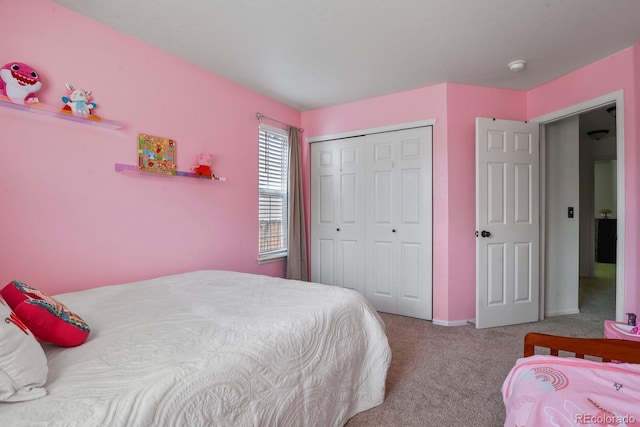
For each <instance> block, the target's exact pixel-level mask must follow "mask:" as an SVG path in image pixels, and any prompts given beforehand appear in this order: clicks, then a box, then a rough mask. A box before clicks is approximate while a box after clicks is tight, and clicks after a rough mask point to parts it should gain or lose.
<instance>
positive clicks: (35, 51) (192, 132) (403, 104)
mask: <svg viewBox="0 0 640 427" xmlns="http://www.w3.org/2000/svg"><path fill="white" fill-rule="evenodd" d="M27 3H28V5H27ZM3 12H4V14H5V15H7V16H12V19H11V20H8V21H7V22H5V23H4V24H3V25H2V26H0V40H3V41H2V42H1V43H2V49H1V50H0V51H1V52H2V55H3V56H4V58H0V65H2V64H4V63H7V62H11V61H20V62H25V63H27V64H30V65H32V66H33V67H35V68H36V69H37V70H38V71H40V73H41V74H42V75H43V76H44V79H45V88H44V89H43V90H41V91H40V92H39V93H38V96H39V98H40V99H41V101H43V102H45V103H47V104H51V105H61V101H59V99H60V97H61V96H63V95H64V94H65V93H64V82H65V81H70V82H71V83H73V84H74V85H75V86H76V87H81V88H85V89H91V90H92V91H93V93H94V100H95V101H96V102H97V103H98V109H97V110H96V114H98V115H100V116H102V117H104V118H105V119H113V120H121V121H123V122H125V124H126V126H125V127H124V128H123V129H120V130H115V131H114V130H107V129H102V128H96V127H92V126H87V125H82V124H76V123H72V122H67V121H62V120H56V119H52V118H47V117H42V116H35V115H32V114H28V113H23V112H19V111H14V110H10V109H5V108H2V109H1V110H0V129H1V133H0V143H1V144H2V148H3V155H2V156H1V157H0V203H1V206H2V211H1V213H0V237H1V238H2V242H1V243H0V283H4V282H7V281H8V280H12V279H18V280H23V281H26V282H28V283H31V284H33V285H34V286H37V287H40V288H41V289H43V290H45V291H47V292H50V293H59V292H66V291H71V290H76V289H81V288H88V287H95V286H99V285H103V284H109V283H119V282H124V281H130V280H137V279H143V278H147V277H152V276H156V275H161V274H168V273H174V272H181V271H186V270H192V269H200V268H220V269H231V270H241V271H248V272H256V273H263V274H269V275H282V274H283V271H284V263H283V262H276V263H272V264H265V265H262V266H260V265H258V264H257V262H256V257H257V241H256V231H257V213H256V204H257V203H256V199H257V188H256V182H257V172H256V170H257V149H256V145H257V122H256V119H255V113H256V112H261V113H263V114H265V115H267V116H270V117H274V118H277V119H278V120H281V121H284V122H288V123H291V124H293V125H300V126H302V127H303V128H305V132H304V134H303V138H304V139H306V138H309V137H313V136H320V135H329V134H336V133H342V132H348V131H352V130H358V129H367V128H372V127H378V126H384V125H390V124H398V123H405V122H412V121H417V120H424V119H436V124H435V126H434V147H433V149H434V151H433V155H434V181H433V183H434V189H433V201H434V203H433V206H434V213H433V218H434V277H433V282H434V295H433V300H434V310H433V313H434V319H435V320H440V321H443V322H457V321H464V320H466V319H470V318H473V317H474V316H475V237H474V236H473V232H474V230H475V213H474V212H475V170H474V164H475V163H474V162H475V149H474V147H475V122H474V121H475V117H477V116H488V117H494V116H495V117H500V118H506V119H516V120H522V119H525V118H533V117H537V116H540V115H543V114H546V113H549V112H552V111H556V110H558V109H561V108H564V107H567V106H570V105H573V104H576V103H579V102H582V101H584V100H588V99H591V98H594V97H597V96H600V95H603V94H606V93H610V92H613V91H615V90H619V89H623V90H624V91H625V118H626V120H625V140H626V147H625V158H626V163H625V167H626V183H627V188H626V202H627V222H626V226H627V236H626V242H627V247H626V254H627V258H626V260H625V261H626V273H625V279H626V286H627V294H626V300H627V304H626V307H625V310H627V311H639V310H640V292H639V291H638V290H637V286H636V283H637V282H638V269H637V267H636V265H638V261H639V260H638V257H640V255H638V254H640V251H639V249H640V248H639V247H638V246H639V245H640V242H639V238H640V233H639V232H638V226H637V225H636V222H637V221H635V219H636V218H638V213H639V212H638V211H639V209H640V201H639V200H638V197H639V195H638V193H639V191H638V185H637V184H636V183H637V182H639V178H640V176H638V175H639V174H640V172H639V166H640V165H639V164H638V163H639V161H640V148H639V147H638V144H637V140H638V128H637V125H636V123H638V121H639V120H640V96H639V95H638V94H637V89H636V88H638V87H640V72H639V70H640V45H639V44H638V43H637V44H636V45H635V46H634V47H633V48H631V49H628V50H625V51H623V52H620V53H619V54H616V55H613V56H611V57H608V58H605V59H603V60H601V61H598V62H596V63H594V64H592V65H589V66H587V67H584V68H583V69H580V70H577V71H576V72H574V73H570V74H568V75H566V76H564V77H562V78H559V79H557V80H554V81H552V82H549V83H547V84H545V85H542V86H540V87H538V88H535V89H532V90H530V91H528V92H526V93H525V92H518V91H508V90H501V89H495V88H483V87H475V86H466V85H459V84H450V83H449V84H440V85H435V86H430V87H425V88H421V89H416V90H412V91H406V92H401V93H396V94H391V95H387V96H382V97H377V98H372V99H367V100H362V101H358V102H353V103H349V104H344V105H339V106H335V107H330V108H324V109H319V110H315V111H309V112H305V113H302V114H301V113H299V112H298V111H295V110H293V109H291V108H289V107H286V106H284V105H282V104H279V103H277V102H275V101H273V100H270V99H268V98H266V97H263V96H261V95H258V94H256V93H254V92H251V91H249V90H248V89H246V88H243V87H241V86H239V85H236V84H234V83H231V82H229V81H227V80H225V79H223V78H221V77H219V76H216V75H213V74H211V73H209V72H206V71H205V70H202V69H200V68H198V67H195V66H193V65H191V64H189V63H187V62H184V61H181V60H179V59H177V58H176V57H174V56H171V55H169V54H167V53H165V52H163V51H160V50H158V49H155V48H152V47H150V46H148V45H146V44H144V43H143V42H140V41H138V40H135V39H133V38H131V37H128V36H126V35H123V34H121V33H118V32H116V31H114V30H111V29H109V28H106V27H104V26H103V25H101V24H99V23H97V22H94V21H92V20H89V19H87V18H84V17H82V16H79V15H77V14H75V13H74V12H71V11H69V10H67V9H65V8H62V7H60V6H58V5H57V4H55V3H52V2H50V1H48V0H32V1H30V2H12V3H10V4H9V5H8V6H7V7H5V9H4V10H3ZM70 23H73V25H70ZM25 28H29V30H28V31H24V29H25ZM16 34H20V37H15V35H16ZM139 132H146V133H151V134H156V135H162V136H168V137H171V138H173V139H175V140H176V141H177V142H178V144H179V146H178V147H179V148H178V163H179V169H181V170H186V169H188V168H189V166H190V165H191V164H192V163H193V161H194V160H195V157H196V155H197V154H198V153H199V152H201V151H208V152H213V153H214V154H215V164H214V172H216V173H217V174H218V175H221V176H225V177H226V178H227V182H224V183H221V182H208V181H196V180H193V179H187V178H164V177H154V176H140V175H131V174H122V173H115V172H114V171H113V165H114V163H116V162H118V163H129V164H134V163H135V162H136V136H137V134H138V133H139ZM302 148H303V162H304V164H305V165H309V164H310V159H309V146H308V144H306V143H303V144H302ZM304 173H305V174H304V181H305V185H306V188H307V189H308V188H309V180H310V178H309V177H310V170H309V167H306V168H305V171H304ZM306 207H307V211H306V215H307V218H309V217H310V212H309V192H307V195H306Z"/></svg>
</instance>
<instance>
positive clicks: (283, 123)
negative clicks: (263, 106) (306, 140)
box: [256, 113, 304, 133]
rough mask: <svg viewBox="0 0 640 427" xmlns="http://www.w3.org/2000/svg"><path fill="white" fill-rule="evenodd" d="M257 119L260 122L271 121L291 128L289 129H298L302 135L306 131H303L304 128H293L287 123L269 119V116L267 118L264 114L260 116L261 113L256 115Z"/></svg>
mask: <svg viewBox="0 0 640 427" xmlns="http://www.w3.org/2000/svg"><path fill="white" fill-rule="evenodd" d="M256 119H258V120H260V119H267V120H271V121H272V122H276V123H280V124H281V125H285V126H289V127H292V128H296V129H297V130H298V132H301V133H302V132H304V129H302V128H298V127H295V126H291V125H290V124H287V123H285V122H281V121H280V120H276V119H272V118H271V117H267V116H265V115H263V114H260V113H256Z"/></svg>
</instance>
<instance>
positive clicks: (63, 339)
mask: <svg viewBox="0 0 640 427" xmlns="http://www.w3.org/2000/svg"><path fill="white" fill-rule="evenodd" d="M0 295H2V296H3V297H4V299H5V300H6V301H7V303H8V304H9V306H10V307H11V308H12V309H13V311H14V312H15V313H16V315H17V316H18V317H19V318H20V320H22V322H23V323H24V324H25V325H26V326H27V328H29V329H30V330H31V332H32V333H33V335H35V336H36V337H38V338H40V339H42V340H44V341H48V342H50V343H53V344H57V345H59V346H63V347H74V346H77V345H80V344H82V343H84V342H85V341H86V340H87V337H88V336H89V332H90V329H89V325H87V323H86V322H85V321H84V320H83V319H82V318H81V317H80V316H78V315H77V314H75V313H72V312H71V311H70V310H69V309H68V308H67V307H66V306H65V305H64V304H62V303H61V302H58V301H56V300H55V299H53V298H51V297H50V296H49V295H47V294H45V293H44V292H42V291H39V290H37V289H35V288H32V287H31V286H29V285H27V284H26V283H22V282H18V281H15V280H14V281H12V282H10V283H9V284H7V285H6V286H5V287H4V288H2V290H0Z"/></svg>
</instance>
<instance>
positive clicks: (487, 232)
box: [480, 230, 491, 237]
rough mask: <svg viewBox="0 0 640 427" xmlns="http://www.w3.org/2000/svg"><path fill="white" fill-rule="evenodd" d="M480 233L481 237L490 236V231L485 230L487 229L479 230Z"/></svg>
mask: <svg viewBox="0 0 640 427" xmlns="http://www.w3.org/2000/svg"><path fill="white" fill-rule="evenodd" d="M480 235H481V236H482V237H489V236H491V232H489V231H487V230H482V231H481V232H480Z"/></svg>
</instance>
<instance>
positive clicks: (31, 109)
mask: <svg viewBox="0 0 640 427" xmlns="http://www.w3.org/2000/svg"><path fill="white" fill-rule="evenodd" d="M0 97H2V98H4V99H0V106H2V107H7V108H11V109H14V110H21V111H26V112H28V113H35V114H41V115H44V116H49V117H55V118H58V119H64V120H69V121H72V122H76V123H83V124H87V125H91V126H98V127H103V128H108V129H120V128H121V127H122V126H123V124H122V122H118V121H115V120H105V119H100V120H96V119H95V118H94V119H89V118H84V117H76V116H73V115H71V114H67V113H63V112H62V111H61V109H56V108H54V107H51V106H49V105H46V104H43V103H41V102H38V103H35V104H33V105H29V104H16V103H14V102H11V101H9V100H8V99H9V98H7V97H5V96H3V95H0Z"/></svg>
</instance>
